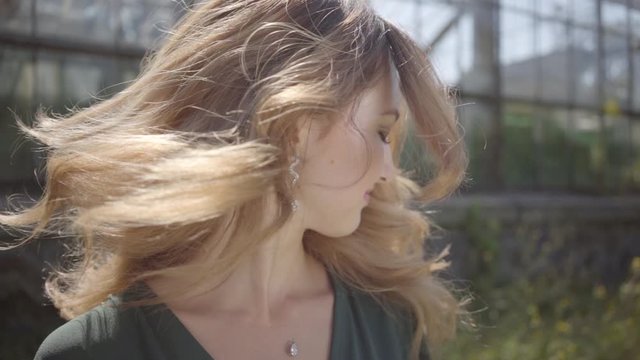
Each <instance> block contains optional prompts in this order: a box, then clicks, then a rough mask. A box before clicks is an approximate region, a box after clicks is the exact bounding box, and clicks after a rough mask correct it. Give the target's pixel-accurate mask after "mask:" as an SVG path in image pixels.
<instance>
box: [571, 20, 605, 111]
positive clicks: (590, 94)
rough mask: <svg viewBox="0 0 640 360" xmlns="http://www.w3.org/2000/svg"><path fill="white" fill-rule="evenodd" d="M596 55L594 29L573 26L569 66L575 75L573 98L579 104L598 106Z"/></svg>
mask: <svg viewBox="0 0 640 360" xmlns="http://www.w3.org/2000/svg"><path fill="white" fill-rule="evenodd" d="M597 56H598V55H597V51H596V33H595V31H594V30H591V29H583V28H574V31H573V58H572V60H571V68H572V69H573V71H574V74H573V76H575V84H574V88H575V92H576V93H575V98H576V102H577V103H578V104H580V105H586V106H591V107H595V106H600V103H599V101H598V99H597V89H596V80H597V76H598V58H597Z"/></svg>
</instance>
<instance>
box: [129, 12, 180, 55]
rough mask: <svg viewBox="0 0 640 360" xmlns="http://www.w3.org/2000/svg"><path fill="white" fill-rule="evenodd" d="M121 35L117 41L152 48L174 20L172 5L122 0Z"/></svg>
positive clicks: (174, 13) (174, 14)
mask: <svg viewBox="0 0 640 360" xmlns="http://www.w3.org/2000/svg"><path fill="white" fill-rule="evenodd" d="M118 12H119V20H120V24H121V26H122V29H121V30H122V33H121V34H122V36H121V37H119V38H118V41H119V42H122V43H125V44H129V45H138V46H143V47H147V48H154V47H156V46H157V43H158V41H161V39H162V38H164V35H165V33H166V32H167V31H168V30H170V28H171V26H172V25H173V23H174V22H175V20H176V14H177V13H176V12H175V11H174V9H173V8H172V7H169V6H162V7H158V6H157V5H155V4H147V3H143V2H140V1H134V0H124V1H123V3H122V5H121V6H120V7H119V11H118Z"/></svg>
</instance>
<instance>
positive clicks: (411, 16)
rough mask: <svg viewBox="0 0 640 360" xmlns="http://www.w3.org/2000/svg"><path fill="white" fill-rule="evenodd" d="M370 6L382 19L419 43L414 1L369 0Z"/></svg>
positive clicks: (416, 10)
mask: <svg viewBox="0 0 640 360" xmlns="http://www.w3.org/2000/svg"><path fill="white" fill-rule="evenodd" d="M371 5H372V6H373V8H374V9H375V10H376V12H377V13H379V14H380V15H381V16H382V17H384V18H385V19H387V20H389V21H390V22H392V23H393V24H394V25H396V26H397V27H399V28H401V29H403V30H405V31H406V32H407V33H408V34H409V35H410V36H411V37H412V38H413V39H414V40H416V41H419V39H420V29H419V25H418V20H419V19H417V17H418V16H417V14H418V8H417V5H416V3H415V1H406V0H405V1H402V0H371Z"/></svg>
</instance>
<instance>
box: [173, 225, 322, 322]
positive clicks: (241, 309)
mask: <svg viewBox="0 0 640 360" xmlns="http://www.w3.org/2000/svg"><path fill="white" fill-rule="evenodd" d="M301 218H302V215H301V214H300V213H299V212H298V213H296V214H294V216H293V218H292V219H290V220H289V221H288V222H287V223H286V224H285V225H284V226H283V227H282V228H280V229H279V230H278V231H277V232H276V233H274V234H273V235H271V236H269V237H268V238H266V239H264V240H263V241H262V243H261V245H260V246H259V247H257V248H256V249H255V251H254V252H253V253H252V254H250V255H248V256H246V257H245V258H244V259H243V260H242V261H241V262H240V263H239V264H238V265H237V266H236V268H235V269H234V270H233V271H232V272H231V274H230V275H229V277H227V278H226V279H225V280H224V281H223V282H222V283H221V284H220V285H219V286H217V287H216V288H215V289H214V290H212V291H210V292H208V293H205V294H203V295H201V296H198V297H197V298H192V299H189V300H187V301H185V302H181V303H180V304H172V307H173V308H174V309H179V310H181V311H189V312H191V311H194V312H197V313H200V314H202V313H217V314H222V313H224V314H235V315H234V316H236V317H237V318H244V319H245V320H247V321H251V322H259V323H261V324H265V325H271V324H272V322H274V321H276V318H282V317H283V314H285V312H286V311H287V310H288V309H290V308H292V307H291V306H289V305H291V304H295V303H296V302H297V301H303V300H309V299H313V298H315V297H318V296H323V295H326V294H327V292H328V291H331V284H330V281H329V278H328V276H327V272H326V270H325V268H324V266H323V265H322V264H321V263H320V262H319V261H318V260H316V259H315V258H313V257H312V256H310V255H309V254H307V253H306V252H305V250H304V246H303V241H302V240H303V235H304V231H305V226H304V225H303V221H302V219H301ZM165 285H167V284H165Z"/></svg>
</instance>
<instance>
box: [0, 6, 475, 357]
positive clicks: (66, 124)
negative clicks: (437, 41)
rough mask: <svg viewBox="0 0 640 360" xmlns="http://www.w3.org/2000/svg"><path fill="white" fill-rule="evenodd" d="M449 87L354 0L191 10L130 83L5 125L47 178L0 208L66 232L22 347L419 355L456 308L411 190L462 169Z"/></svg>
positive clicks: (425, 191)
mask: <svg viewBox="0 0 640 360" xmlns="http://www.w3.org/2000/svg"><path fill="white" fill-rule="evenodd" d="M447 94H448V92H447V89H446V88H445V87H444V86H443V84H442V83H440V82H439V81H438V79H437V76H436V75H435V74H434V73H433V70H432V67H431V65H430V63H429V61H428V59H427V58H426V56H425V54H424V53H423V51H422V50H421V49H420V48H419V46H418V45H417V44H416V43H415V42H414V41H412V40H411V39H410V38H409V37H408V36H407V35H406V34H405V33H403V32H402V31H400V30H399V29H398V28H396V27H395V26H393V25H392V24H390V23H389V22H387V21H386V20H384V19H382V18H380V17H379V16H378V15H377V14H375V13H374V12H373V10H372V9H371V8H370V7H369V6H368V5H367V4H366V2H365V1H350V0H306V1H305V0H288V1H281V0H259V1H232V0H215V1H206V2H204V3H202V4H200V5H199V6H198V7H196V8H194V9H193V10H191V11H189V13H188V14H187V15H186V16H185V17H184V18H183V19H182V20H181V22H180V23H179V24H178V25H177V26H176V28H175V29H174V31H173V32H171V34H170V36H169V37H168V39H167V40H166V42H165V43H164V44H163V46H162V47H161V48H160V49H159V50H158V51H157V53H156V54H155V55H154V56H153V57H151V58H149V59H148V61H147V62H146V63H145V64H144V66H143V69H142V71H141V73H140V75H139V77H138V78H137V79H136V81H134V82H133V83H132V84H130V86H129V87H128V88H127V89H125V90H124V91H122V92H121V93H119V94H117V95H116V96H114V97H113V98H111V99H108V100H105V101H103V102H101V103H98V104H96V105H94V106H91V107H89V108H87V109H84V110H81V111H77V112H75V113H74V114H71V115H69V116H66V117H64V118H58V119H52V118H47V117H45V116H43V115H40V116H39V119H38V120H39V121H38V122H37V125H36V126H35V127H33V128H24V130H25V131H26V132H27V133H28V134H30V135H31V136H33V137H34V138H35V139H37V140H38V141H40V142H42V143H44V144H46V146H47V149H48V157H47V162H46V170H47V183H46V187H45V192H44V195H43V197H42V199H41V200H40V201H39V202H38V203H37V204H36V205H35V206H34V207H32V208H29V209H22V210H20V211H16V212H14V213H10V214H4V215H3V216H2V217H0V222H1V223H3V224H4V225H5V226H7V225H8V226H11V227H14V228H27V229H30V230H29V233H28V236H27V238H26V239H24V241H28V240H29V239H31V238H33V237H34V236H36V235H42V234H44V233H48V232H52V231H53V232H55V233H56V234H57V233H60V232H65V233H67V234H68V235H69V236H70V237H71V238H73V239H76V240H75V241H74V242H73V244H72V247H71V254H72V255H73V256H72V259H73V260H74V261H72V262H71V263H70V264H68V265H67V266H66V267H64V268H61V269H59V270H58V271H57V272H56V273H55V275H54V276H52V277H51V278H50V279H48V281H47V283H46V292H47V294H48V296H49V297H50V298H51V300H52V301H53V303H54V305H55V306H56V307H57V308H58V309H60V313H61V315H62V316H63V317H64V318H67V319H73V320H71V321H69V322H67V323H66V324H65V325H63V326H62V327H60V328H58V329H57V330H55V331H54V332H53V333H52V334H51V335H49V337H48V338H47V339H46V340H45V341H44V343H43V344H42V345H41V347H40V349H39V350H38V353H37V354H36V358H37V359H86V358H96V359H112V358H126V359H212V358H215V359H217V360H220V359H222V360H225V359H257V358H260V359H282V358H286V357H299V358H301V359H327V358H330V359H408V358H411V359H416V358H420V359H424V358H427V357H428V353H429V351H428V345H433V344H437V343H439V342H441V341H442V340H444V339H447V338H450V337H451V336H452V335H453V334H454V329H455V324H456V322H457V316H458V314H459V313H460V310H461V308H460V306H459V303H458V301H457V300H456V298H455V297H454V296H452V294H451V293H450V292H449V291H448V290H447V289H446V288H445V287H444V286H443V285H442V284H441V282H440V281H439V280H438V279H436V278H435V277H434V275H433V272H434V271H436V270H438V269H440V268H442V267H443V264H442V262H441V261H440V258H436V259H429V260H424V258H423V246H422V244H423V239H424V238H425V237H426V236H427V235H428V234H429V229H430V227H429V221H428V219H427V218H426V217H425V216H424V215H423V214H422V213H420V212H419V211H417V210H414V209H412V205H413V202H414V201H422V202H428V201H432V200H434V199H439V198H442V197H444V196H446V195H448V194H450V193H451V192H452V191H454V190H455V189H456V188H457V186H458V185H459V184H460V182H461V181H462V180H463V177H464V171H465V168H466V165H467V158H466V154H465V151H464V148H463V145H462V142H461V141H460V134H459V133H458V128H457V123H456V120H455V116H454V109H453V106H452V103H451V102H450V100H449V99H448V97H447ZM409 119H412V120H411V121H409ZM409 125H411V126H412V127H413V128H414V132H415V133H416V134H417V138H418V139H421V140H422V141H424V145H425V149H426V150H427V151H428V152H429V158H430V160H432V161H433V163H434V165H435V166H434V170H433V176H432V177H431V178H430V179H429V181H428V182H427V183H426V185H424V186H423V187H421V186H419V185H418V184H417V183H415V182H413V181H412V180H410V179H409V178H408V176H407V175H406V174H403V173H402V172H401V171H400V170H399V168H398V161H399V154H400V150H401V149H402V146H403V143H404V139H405V137H406V129H407V127H408V126H409Z"/></svg>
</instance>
